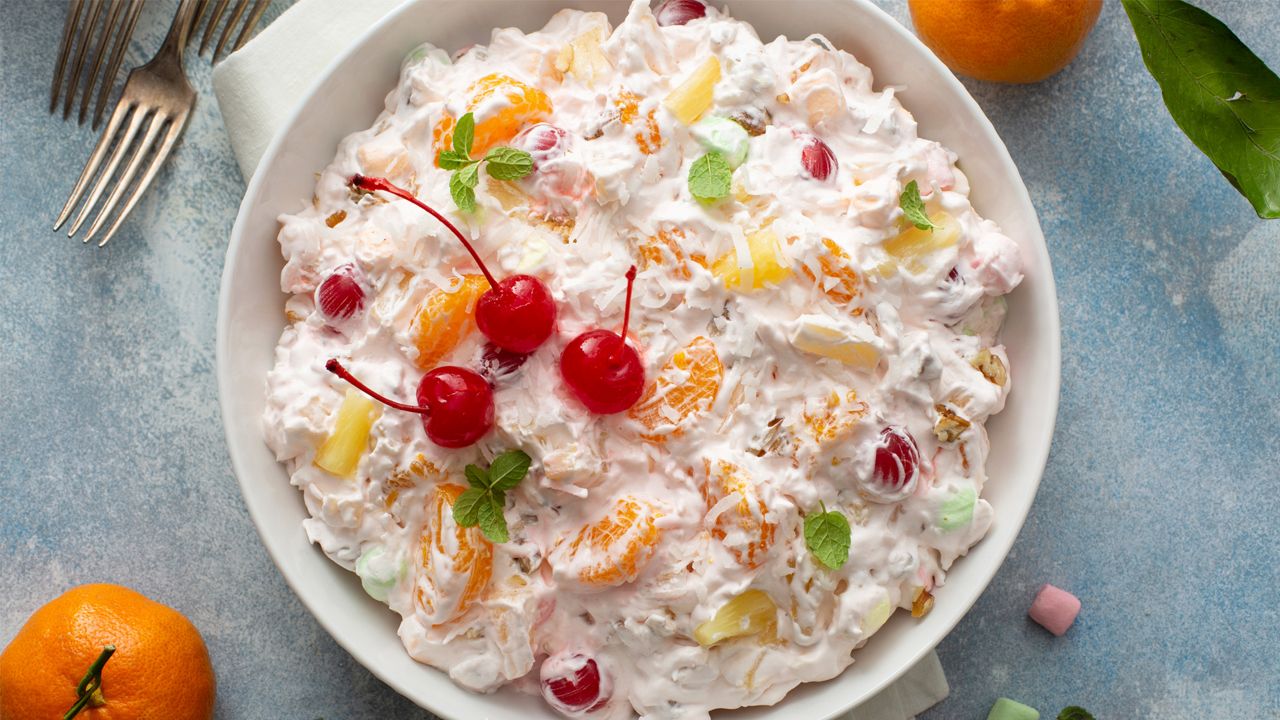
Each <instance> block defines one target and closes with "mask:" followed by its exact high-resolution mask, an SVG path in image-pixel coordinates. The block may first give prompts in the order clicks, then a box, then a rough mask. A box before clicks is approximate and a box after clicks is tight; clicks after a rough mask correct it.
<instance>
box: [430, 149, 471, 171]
mask: <svg viewBox="0 0 1280 720" xmlns="http://www.w3.org/2000/svg"><path fill="white" fill-rule="evenodd" d="M439 161H440V167H441V168H443V169H445V170H458V169H460V168H464V167H466V166H468V165H472V164H474V163H476V162H477V161H476V160H472V159H471V158H469V157H467V156H466V155H464V154H462V153H460V152H458V151H457V150H445V151H444V152H442V153H440V158H439Z"/></svg>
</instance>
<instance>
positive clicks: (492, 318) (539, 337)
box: [351, 175, 556, 353]
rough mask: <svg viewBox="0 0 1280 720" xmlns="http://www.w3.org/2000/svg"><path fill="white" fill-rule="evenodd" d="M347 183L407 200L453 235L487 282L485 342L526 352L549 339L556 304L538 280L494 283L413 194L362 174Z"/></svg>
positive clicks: (479, 313) (481, 311)
mask: <svg viewBox="0 0 1280 720" xmlns="http://www.w3.org/2000/svg"><path fill="white" fill-rule="evenodd" d="M351 184H352V185H353V186H355V187H357V188H359V189H361V190H365V191H368V192H373V191H375V190H381V191H383V192H388V193H391V194H392V195H395V196H397V197H400V198H403V199H405V200H408V201H409V202H411V203H413V204H414V205H417V206H418V207H420V208H422V209H423V210H425V211H427V212H428V213H430V214H431V216H432V217H434V218H435V219H437V220H439V221H440V222H441V223H443V224H444V226H445V227H447V228H449V230H450V231H452V232H453V234H454V235H456V236H457V238H458V240H460V241H461V242H462V246H463V247H465V248H466V249H467V252H469V253H471V257H472V258H473V259H474V260H475V261H476V265H478V266H480V272H482V273H484V277H485V279H486V280H488V281H489V289H488V290H486V291H485V293H484V294H483V295H481V296H480V300H478V301H477V302H476V325H477V326H479V328H480V332H482V333H484V336H485V337H487V338H489V342H492V343H493V344H494V345H497V346H498V347H500V348H502V349H503V350H510V351H511V352H517V353H530V352H533V351H534V350H537V349H538V347H539V346H540V345H542V343H544V342H546V341H547V338H549V337H551V333H552V331H554V330H555V327H556V304H555V301H554V300H552V299H551V291H550V290H548V289H547V286H546V285H544V284H543V283H542V281H541V280H539V279H538V278H536V277H533V276H532V275H512V276H511V277H509V278H506V279H505V280H503V281H502V282H498V280H497V279H495V278H494V277H493V274H492V273H490V272H489V268H487V267H485V264H484V261H482V260H481V259H480V255H479V254H478V253H477V252H476V250H475V248H473V247H472V246H471V243H470V242H468V241H467V238H466V237H464V236H463V235H462V233H461V232H459V231H458V228H456V227H454V225H453V223H451V222H449V220H448V219H447V218H445V216H444V215H441V214H440V213H438V212H436V211H435V210H434V209H432V208H431V207H430V206H428V205H427V204H426V203H424V202H422V201H421V200H419V199H418V198H416V197H414V196H413V193H411V192H409V191H408V190H405V189H404V188H401V187H397V186H396V185H393V184H392V183H391V182H390V181H388V180H386V179H385V178H376V177H367V176H365V175H354V176H352V178H351Z"/></svg>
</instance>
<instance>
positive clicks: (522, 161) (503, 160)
mask: <svg viewBox="0 0 1280 720" xmlns="http://www.w3.org/2000/svg"><path fill="white" fill-rule="evenodd" d="M484 159H485V160H486V161H488V163H487V169H488V171H489V175H491V176H493V177H495V178H497V179H499V180H519V179H520V178H522V177H524V176H525V175H528V174H529V173H531V172H533V156H532V155H530V154H529V153H527V152H525V151H523V150H517V149H516V148H513V147H496V148H493V149H492V150H490V151H489V154H487V155H485V156H484Z"/></svg>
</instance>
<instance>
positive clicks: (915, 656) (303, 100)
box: [215, 0, 1062, 720]
mask: <svg viewBox="0 0 1280 720" xmlns="http://www.w3.org/2000/svg"><path fill="white" fill-rule="evenodd" d="M430 1H431V0H404V2H402V3H401V4H399V5H398V6H396V7H395V8H393V9H392V10H390V11H389V12H388V13H387V14H386V15H384V16H383V17H382V18H380V19H379V20H377V21H376V22H374V23H373V24H371V25H370V26H369V27H368V28H366V29H365V30H364V31H363V32H362V33H361V34H360V35H359V36H358V37H356V38H355V39H354V40H352V41H351V43H350V44H349V45H348V46H347V47H346V48H344V49H343V50H342V51H341V52H340V53H338V54H337V55H336V56H335V57H334V59H333V60H332V61H330V62H329V63H328V64H327V65H326V66H325V67H324V69H323V70H321V71H320V73H319V74H318V75H316V77H315V79H314V80H313V81H312V82H311V83H310V84H309V85H308V87H307V89H306V90H305V91H304V92H303V93H302V94H301V95H300V97H299V99H298V101H297V104H296V105H295V106H294V108H293V109H292V110H291V111H290V113H289V115H288V117H287V119H286V120H285V121H284V122H283V123H282V124H281V125H280V127H279V129H278V130H277V131H276V133H275V134H274V135H273V136H272V138H271V141H270V142H269V143H268V144H267V146H266V149H265V150H264V151H263V153H262V155H261V156H260V158H259V160H258V164H257V165H256V166H255V169H254V173H253V176H252V177H251V178H250V180H249V182H248V184H247V186H246V188H245V194H244V197H243V199H242V201H241V203H240V206H239V209H238V211H237V215H236V220H235V224H234V225H233V227H232V231H231V236H230V241H229V243H228V245H227V251H226V255H225V258H224V264H223V272H222V277H221V279H220V282H219V292H218V318H217V325H216V342H215V370H216V375H217V384H218V404H219V410H220V414H221V416H222V424H223V432H224V438H225V440H226V443H227V451H228V455H229V456H230V459H231V465H232V469H233V471H234V473H235V475H236V480H237V484H238V485H239V487H240V490H241V496H242V498H243V499H244V502H245V506H246V509H247V510H248V512H249V516H250V519H251V520H252V521H253V524H254V529H255V531H256V532H257V533H258V536H259V538H260V539H261V540H262V544H263V546H264V547H265V549H266V551H267V554H268V555H269V556H270V557H271V560H272V562H273V563H274V564H275V566H276V568H277V570H278V571H279V572H280V574H281V575H282V576H283V577H284V580H285V582H286V584H287V585H288V586H289V588H290V590H291V591H292V592H293V594H294V595H295V596H296V597H297V598H298V599H299V601H301V602H302V604H303V606H304V607H306V608H307V611H308V612H309V613H310V614H311V616H312V618H314V619H315V620H316V621H317V622H318V623H319V624H320V626H321V627H323V628H324V630H325V632H327V633H328V634H329V636H330V637H332V638H333V639H334V641H335V642H337V643H338V645H339V646H341V647H342V648H343V649H344V650H345V651H347V653H348V654H350V655H351V656H352V657H353V658H354V659H355V660H356V662H358V663H359V664H360V665H361V666H362V667H364V668H365V669H366V670H368V671H369V672H370V673H372V674H373V675H374V676H375V677H377V678H378V679H379V680H381V681H382V682H383V683H385V684H386V685H387V686H389V687H390V688H391V689H393V690H395V691H396V692H397V693H399V694H400V695H402V696H404V697H405V698H407V699H409V700H410V701H411V702H413V703H415V704H417V705H418V706H420V707H423V708H424V709H427V710H429V711H430V712H432V713H435V714H439V715H440V716H441V717H450V716H449V715H447V714H446V713H447V709H442V708H439V707H431V706H428V705H425V704H424V701H423V700H422V699H420V697H419V696H418V694H417V693H415V692H414V691H413V689H412V688H411V687H410V685H409V683H408V682H407V681H405V680H403V679H402V678H400V677H399V676H398V675H396V674H394V673H392V672H388V671H386V670H385V669H384V668H383V666H382V665H380V664H379V663H376V662H372V660H373V659H374V658H373V657H372V653H371V652H366V651H365V650H363V649H361V648H359V647H356V646H355V644H354V643H353V642H352V641H351V640H352V639H351V638H350V637H348V636H347V634H346V633H345V632H344V629H343V627H342V624H341V623H339V622H338V621H337V619H335V618H334V617H332V616H330V615H328V614H326V613H324V612H321V611H319V610H318V609H317V607H316V606H315V603H314V602H313V599H312V597H311V595H310V594H309V593H308V592H304V591H303V590H301V589H300V587H299V582H300V577H299V576H296V575H295V573H297V572H298V571H297V570H296V569H295V568H292V567H291V566H290V565H289V564H288V563H286V562H285V557H284V555H285V549H284V548H283V547H282V546H279V545H277V542H276V541H275V540H274V539H273V538H271V537H269V536H268V535H267V533H266V530H265V523H264V522H263V518H264V516H265V513H267V512H269V509H268V508H265V507H261V506H259V505H258V504H257V503H255V502H253V501H252V500H251V498H252V497H254V493H253V492H252V491H251V489H250V486H249V482H248V480H247V479H246V478H247V477H248V476H249V473H248V469H247V468H246V467H245V463H246V461H245V459H244V458H243V457H242V455H241V453H240V451H239V444H238V442H237V441H236V440H235V438H234V435H233V428H232V424H231V422H230V420H229V419H230V418H231V417H233V416H232V414H231V412H230V411H231V409H232V408H231V407H230V405H231V401H230V400H229V398H230V397H231V392H232V389H233V387H234V386H235V383H234V378H232V377H231V376H230V362H229V358H230V356H231V348H230V346H229V340H228V336H229V333H230V315H231V313H230V312H229V306H230V297H231V290H232V281H233V275H232V273H231V272H230V271H229V270H230V268H231V267H232V265H233V259H234V258H235V257H236V255H237V253H238V251H239V249H240V246H241V245H243V244H244V243H245V242H246V239H245V234H246V233H245V229H246V225H248V224H249V222H250V220H249V216H250V215H251V209H252V207H253V203H252V202H251V201H252V200H254V199H255V198H257V197H258V196H259V195H260V194H261V191H262V187H263V185H264V184H265V183H266V181H267V173H266V171H265V168H268V167H271V166H272V165H273V164H274V162H275V160H276V157H277V155H279V154H280V152H281V148H282V147H283V146H284V144H285V141H286V139H287V137H288V135H289V131H290V129H291V128H293V127H294V126H296V125H297V124H298V122H299V119H300V118H301V117H302V116H303V113H304V111H305V110H306V108H307V107H308V106H309V105H310V104H311V102H312V101H313V99H314V98H315V96H316V95H317V94H318V93H319V91H320V90H321V89H322V88H323V87H324V86H325V85H326V84H327V82H328V81H329V78H330V77H331V76H332V75H333V74H334V73H335V72H336V71H337V70H338V69H339V68H341V67H342V66H343V65H344V64H346V63H347V62H348V61H349V60H350V58H351V57H352V56H353V55H355V54H356V53H357V52H358V51H359V50H360V49H362V47H363V46H364V45H365V44H366V43H368V42H369V41H370V39H371V38H374V37H377V36H379V35H380V34H382V33H383V32H384V31H385V29H386V28H387V27H389V26H391V25H394V24H396V23H398V22H400V21H401V18H402V17H403V16H405V15H407V14H409V13H410V12H411V10H412V9H413V8H414V7H415V6H417V5H420V4H423V3H428V2H430ZM619 1H620V0H619ZM720 1H721V2H725V0H720ZM761 1H762V0H727V2H725V4H727V5H729V6H730V7H732V6H734V5H743V4H751V3H753V2H761ZM818 1H819V2H821V1H822V0H818ZM825 1H826V2H829V3H835V4H843V5H854V6H860V7H861V9H862V10H863V11H864V12H869V13H871V14H872V15H877V16H879V19H880V20H881V21H883V22H885V23H886V24H887V25H888V26H890V27H891V28H893V31H894V32H896V33H897V34H898V39H899V40H901V41H903V42H905V43H907V44H908V45H909V46H911V47H912V49H913V50H915V51H916V52H917V54H918V55H919V57H920V59H921V60H922V61H923V62H926V63H927V64H928V65H929V66H930V69H931V70H933V71H934V74H935V75H936V76H937V77H938V81H939V82H941V83H944V84H946V85H947V86H948V88H949V89H950V90H951V91H952V92H954V93H955V94H956V95H958V97H959V101H960V103H962V104H963V105H964V106H965V107H966V109H967V110H968V111H969V112H970V114H971V115H972V117H973V118H975V119H976V120H977V122H978V129H979V130H980V131H981V132H982V134H983V135H984V136H986V140H988V141H989V142H991V143H992V144H993V146H994V147H995V148H996V150H997V153H996V158H995V160H996V161H997V162H998V164H999V165H1000V169H1001V171H1002V172H1003V173H1004V174H1005V175H1007V176H1008V177H1009V178H1010V179H1011V180H1013V181H1015V182H1013V185H1014V186H1015V188H1014V193H1015V197H1014V202H1015V204H1018V205H1025V207H1026V208H1029V209H1030V215H1029V219H1030V226H1029V227H1028V228H1026V235H1027V236H1028V237H1027V239H1028V242H1029V244H1030V245H1031V246H1032V247H1033V248H1034V250H1035V253H1036V255H1037V257H1036V258H1035V259H1036V261H1037V262H1038V263H1039V264H1040V267H1041V268H1042V273H1043V276H1042V278H1041V280H1042V282H1043V284H1044V285H1045V286H1046V289H1047V291H1048V295H1049V297H1050V298H1051V301H1052V302H1051V305H1052V312H1050V313H1046V314H1045V315H1044V316H1043V317H1040V316H1037V320H1038V321H1040V322H1047V323H1048V328H1047V330H1048V332H1047V335H1048V338H1049V344H1048V346H1047V347H1046V348H1044V350H1046V351H1047V352H1048V355H1047V358H1046V359H1047V361H1048V370H1049V372H1048V374H1047V377H1040V378H1038V380H1039V381H1041V382H1043V383H1046V384H1047V388H1048V389H1049V393H1048V396H1049V398H1050V402H1049V405H1048V407H1047V408H1046V410H1045V412H1044V417H1045V418H1047V421H1046V422H1045V423H1044V424H1043V426H1042V427H1041V428H1040V432H1039V433H1037V435H1036V437H1035V442H1034V444H1033V447H1030V448H1028V447H1026V446H1024V447H1023V449H1022V450H1021V451H1022V452H1024V453H1030V456H1031V457H1033V458H1034V460H1035V462H1034V463H1033V466H1034V467H1038V468H1039V470H1038V471H1037V472H1035V473H1034V476H1033V477H1028V478H1024V479H1022V482H1026V483H1029V484H1030V485H1031V487H1030V488H1029V491H1030V495H1029V498H1030V499H1029V500H1028V502H1027V507H1026V508H1025V509H1024V510H1023V511H1021V512H1019V513H1018V515H1017V517H1016V518H1003V521H1004V522H1012V523H1013V525H1014V527H1013V530H1012V532H1010V533H1009V534H1008V535H1007V540H1006V541H1005V542H1003V544H1001V545H1000V546H999V547H998V548H996V550H998V552H994V553H993V551H992V549H990V548H988V549H987V550H985V551H984V552H986V553H987V554H988V555H998V561H996V562H995V563H994V564H993V565H992V569H991V571H990V572H989V573H988V574H987V575H986V577H985V578H983V579H982V582H981V586H980V587H979V588H978V589H977V590H976V591H975V592H973V593H972V595H971V597H969V598H967V599H966V600H965V601H964V603H963V605H964V607H963V609H962V610H961V612H959V613H955V614H954V616H953V617H952V619H951V620H950V621H948V622H946V623H945V627H943V628H942V630H941V631H940V632H939V633H938V634H937V637H936V639H934V640H933V641H932V642H929V643H923V644H922V645H921V646H920V647H919V648H917V649H916V650H915V651H913V652H911V653H908V654H907V656H906V658H905V659H903V660H902V661H900V662H899V663H898V667H895V668H893V669H892V670H891V671H890V672H885V673H883V675H882V677H881V678H880V679H879V680H878V681H876V682H874V683H872V684H871V689H870V690H869V691H867V692H866V693H865V694H864V695H863V697H862V698H860V699H858V700H854V701H852V703H851V704H850V705H848V706H846V707H843V709H839V710H837V711H835V712H832V713H827V714H825V715H824V716H823V718H822V719H816V718H815V720H829V719H830V718H834V717H836V716H838V715H841V714H843V713H847V712H849V711H850V710H853V709H855V708H856V707H858V706H859V705H861V704H862V703H864V702H866V701H868V700H870V699H871V698H873V697H875V696H876V695H877V694H878V693H879V692H880V691H881V690H883V689H884V688H886V687H887V686H888V685H890V684H891V683H893V682H895V681H897V680H898V679H899V678H900V677H902V675H903V674H904V673H906V672H907V670H909V669H910V668H912V667H914V666H915V665H916V664H918V663H919V662H920V661H921V659H922V658H924V656H925V655H927V654H928V653H929V652H932V651H933V650H934V649H935V648H936V647H937V645H938V644H939V643H940V642H941V641H942V640H943V639H945V638H946V637H947V636H948V635H949V634H950V633H951V632H952V630H954V629H955V626H956V625H957V624H958V623H959V621H960V620H961V619H962V618H963V617H965V616H966V615H967V614H968V612H969V610H971V609H972V607H973V605H974V604H975V603H976V602H977V600H978V598H979V597H981V596H982V594H983V593H984V592H985V591H986V590H987V588H988V587H989V586H990V584H991V582H992V580H993V579H994V578H995V575H996V573H998V572H999V570H1000V569H1001V568H1002V567H1003V566H1004V561H1005V560H1006V559H1007V557H1008V554H1009V552H1010V551H1011V550H1012V548H1013V544H1014V543H1015V542H1016V540H1017V538H1018V536H1019V534H1020V532H1021V529H1022V526H1023V525H1024V524H1025V522H1026V519H1027V516H1028V515H1029V514H1030V509H1031V505H1032V504H1033V503H1034V500H1035V497H1036V494H1037V492H1038V489H1039V486H1040V483H1041V481H1042V480H1043V477H1044V472H1045V469H1046V468H1047V465H1048V458H1049V452H1050V449H1051V445H1052V440H1053V436H1054V431H1055V427H1056V424H1057V415H1058V408H1059V403H1060V398H1061V366H1062V351H1061V307H1060V304H1059V302H1058V295H1057V283H1056V280H1055V277H1054V273H1053V266H1052V263H1051V261H1050V257H1049V253H1048V243H1047V241H1046V239H1045V237H1044V232H1043V229H1042V228H1041V226H1040V221H1039V215H1038V213H1037V212H1036V211H1035V205H1034V203H1032V201H1031V196H1030V193H1029V191H1028V189H1027V186H1026V183H1025V181H1024V180H1023V179H1022V175H1021V173H1020V172H1019V171H1018V168H1017V166H1016V164H1015V163H1014V162H1013V158H1012V156H1011V155H1010V154H1009V151H1008V148H1007V147H1006V146H1005V144H1004V141H1003V139H1002V138H1001V137H1000V135H999V134H998V133H997V132H996V129H995V127H994V125H993V124H992V123H991V120H990V118H988V117H987V115H986V113H985V112H984V111H983V110H982V108H981V106H980V105H978V103H977V101H976V100H975V99H974V98H973V96H972V95H971V94H970V93H969V91H968V89H967V88H965V87H964V85H963V84H962V83H961V82H960V80H959V79H958V78H957V77H956V76H955V74H954V73H953V72H952V71H951V70H950V69H949V68H948V67H947V66H946V65H945V64H944V63H943V62H942V61H941V60H940V59H939V58H938V57H937V56H936V55H935V54H934V53H933V51H932V50H930V49H929V48H928V47H927V46H925V45H924V43H923V42H921V41H920V39H919V38H918V37H916V35H915V34H914V33H912V32H911V31H910V29H908V28H907V27H906V26H905V25H903V24H902V23H900V22H898V20H897V19H896V18H894V17H893V16H891V15H889V14H888V13H887V12H885V11H884V10H883V9H881V8H880V7H878V6H877V5H875V4H874V3H873V2H871V0H825ZM572 5H573V3H571V2H565V3H564V6H565V7H570V6H572ZM1023 249H1024V250H1025V248H1023ZM980 542H981V543H982V544H983V545H986V544H988V543H991V542H993V539H992V538H991V537H986V538H984V539H983V540H982V541H980ZM415 662H416V661H415ZM433 669H434V668H433ZM849 670H850V668H846V669H845V671H843V672H842V673H841V675H842V674H844V673H846V672H848V671H849ZM839 677H840V675H837V676H836V677H834V678H832V679H831V680H828V681H825V682H834V681H835V680H836V679H838V678H839ZM444 679H445V680H446V681H448V682H451V683H452V680H450V679H449V678H448V677H447V676H445V677H444ZM808 684H811V683H805V685H808ZM817 684H821V683H817ZM787 696H790V693H788V695H787ZM785 701H786V697H784V698H783V699H782V700H780V701H779V702H778V703H777V704H775V705H772V706H767V707H763V706H762V707H759V708H758V709H764V710H766V711H768V710H772V709H776V708H778V707H779V706H785Z"/></svg>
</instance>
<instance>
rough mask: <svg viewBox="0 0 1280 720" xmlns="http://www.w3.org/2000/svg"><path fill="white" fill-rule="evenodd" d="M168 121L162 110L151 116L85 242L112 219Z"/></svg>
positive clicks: (118, 219) (116, 223)
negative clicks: (121, 197)
mask: <svg viewBox="0 0 1280 720" xmlns="http://www.w3.org/2000/svg"><path fill="white" fill-rule="evenodd" d="M168 119H169V118H168V116H167V115H165V114H164V112H163V111H161V110H157V111H156V112H154V113H152V114H151V122H150V123H148V124H147V132H146V134H145V135H143V136H142V140H141V141H139V142H138V148H137V150H135V151H134V153H133V155H132V156H131V157H130V158H129V164H128V165H126V166H125V168H124V172H123V173H121V174H120V179H119V180H118V181H117V182H116V186H115V187H114V188H112V190H111V194H110V195H108V196H107V200H106V202H104V203H103V204H102V209H101V210H99V211H98V217H96V218H94V219H93V224H92V225H90V226H89V230H88V231H87V232H86V233H85V234H84V237H83V238H81V239H82V240H83V241H84V242H89V239H90V238H92V237H93V236H94V235H95V234H97V232H98V230H100V229H101V228H102V225H103V224H104V223H106V222H107V220H109V219H111V213H112V211H113V210H115V209H116V203H118V202H120V196H122V195H124V192H125V190H128V189H129V187H130V185H132V184H133V176H134V175H136V174H137V173H138V168H139V167H140V166H141V165H142V161H143V160H144V159H145V158H146V157H147V156H148V155H149V154H150V153H151V149H152V148H153V147H154V146H155V143H156V136H157V135H159V134H160V129H161V127H163V126H164V124H165V121H166V120H168ZM139 189H145V188H139ZM135 195H136V193H135ZM134 199H136V198H135V197H131V198H130V200H134ZM129 209H130V210H131V209H133V205H132V204H130V205H129ZM121 220H123V217H121V216H116V222H115V225H113V226H112V228H113V231H114V228H115V227H118V226H119V225H120V221H121ZM109 237H110V235H108V238H109ZM105 244H106V243H105V242H103V243H100V246H101V245H105Z"/></svg>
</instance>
